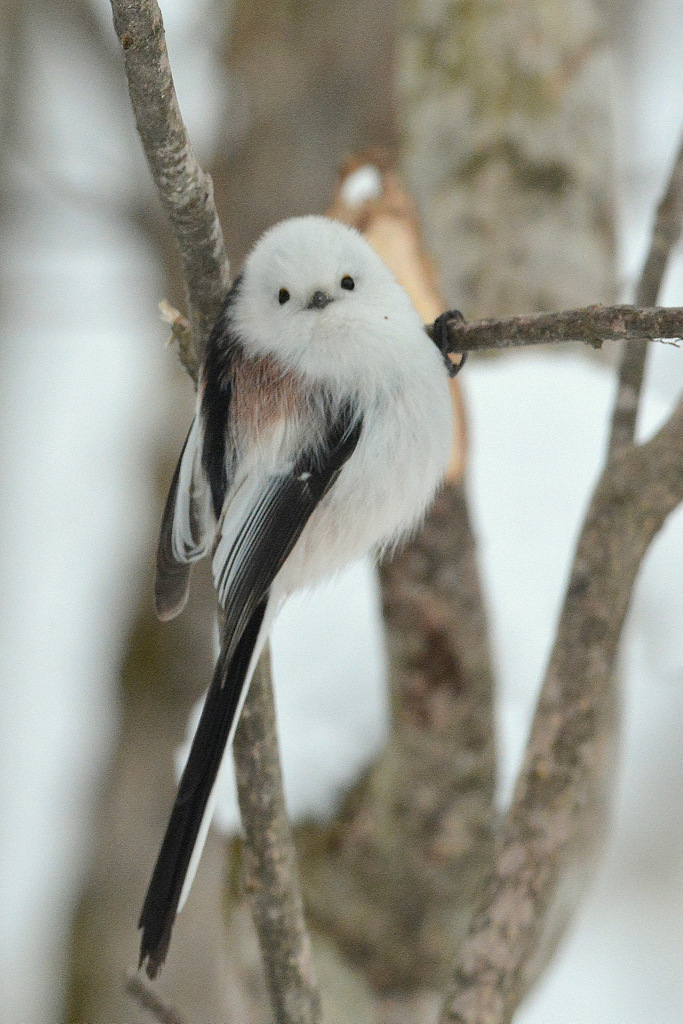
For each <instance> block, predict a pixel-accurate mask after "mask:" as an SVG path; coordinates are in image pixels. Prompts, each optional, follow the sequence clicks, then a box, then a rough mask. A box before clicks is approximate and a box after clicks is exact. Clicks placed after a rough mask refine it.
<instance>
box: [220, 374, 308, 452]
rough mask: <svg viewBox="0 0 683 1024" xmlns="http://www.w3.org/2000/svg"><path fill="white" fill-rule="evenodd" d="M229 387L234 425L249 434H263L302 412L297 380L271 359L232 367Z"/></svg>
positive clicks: (302, 400)
mask: <svg viewBox="0 0 683 1024" xmlns="http://www.w3.org/2000/svg"><path fill="white" fill-rule="evenodd" d="M232 384H233V387H232V407H233V416H234V422H235V424H236V425H239V429H240V430H245V431H246V432H247V433H249V434H252V435H258V434H262V433H263V432H264V431H265V432H267V431H268V430H269V429H272V427H274V426H275V425H276V423H278V422H279V421H280V420H282V419H290V418H292V419H293V418H296V417H298V416H300V415H302V414H303V413H304V411H305V398H304V394H303V390H302V387H301V384H300V382H299V380H298V378H297V377H296V375H295V374H293V373H292V372H291V371H290V370H286V369H285V368H284V367H283V366H282V365H281V364H280V363H279V362H278V361H277V360H276V359H273V358H272V357H268V356H262V357H260V358H258V359H241V360H239V362H237V363H236V364H235V365H234V367H233V381H232Z"/></svg>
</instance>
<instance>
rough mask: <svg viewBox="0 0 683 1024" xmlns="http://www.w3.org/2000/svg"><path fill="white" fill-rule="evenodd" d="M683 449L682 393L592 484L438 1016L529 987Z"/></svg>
mask: <svg viewBox="0 0 683 1024" xmlns="http://www.w3.org/2000/svg"><path fill="white" fill-rule="evenodd" d="M682 452H683V402H681V403H680V404H679V406H678V408H677V409H676V410H675V412H674V414H673V415H672V416H671V417H670V419H669V421H668V422H667V423H666V424H665V426H664V427H663V428H662V429H661V430H660V432H659V433H658V434H657V435H656V436H655V437H654V438H653V439H652V440H651V441H649V442H648V444H646V445H642V446H640V447H629V448H627V449H626V451H624V452H622V453H620V454H619V455H618V456H616V457H615V458H614V459H612V460H611V461H610V462H609V463H608V465H607V467H606V469H605V471H604V473H603V475H602V478H601V480H600V482H599V484H598V487H597V489H596V491H595V494H594V497H593V501H592V503H591V506H590V509H589V511H588V514H587V517H586V521H585V524H584V527H583V530H582V532H581V537H580V539H579V543H578V548H577V553H576V558H575V561H574V566H573V570H572V574H571V578H570V582H569V586H568V589H567V594H566V598H565V603H564V608H563V611H562V617H561V621H560V627H559V630H558V635H557V638H556V641H555V646H554V650H553V653H552V657H551V661H550V665H549V668H548V672H547V675H546V679H545V682H544V685H543V690H542V692H541V697H540V700H539V704H538V708H537V711H536V715H535V718H534V722H533V726H532V732H531V737H530V740H529V744H528V747H527V751H526V755H525V759H524V764H523V766H522V770H521V773H520V776H519V780H518V783H517V788H516V791H515V795H514V799H513V803H512V807H511V809H510V812H509V813H508V815H507V817H506V819H505V821H504V823H503V826H502V830H501V835H500V838H499V844H498V851H497V856H496V862H495V868H494V871H493V874H492V877H491V879H490V882H489V884H488V886H487V889H486V891H485V893H484V896H483V899H482V902H481V904H480V909H479V912H478V914H477V915H476V916H475V918H474V921H473V923H472V925H471V928H470V932H469V935H468V937H467V939H466V941H465V943H464V944H463V946H462V947H461V950H460V952H459V956H458V961H457V964H456V968H455V972H454V976H453V980H452V983H451V986H450V988H449V990H448V993H447V996H446V1001H445V1005H444V1008H443V1010H442V1013H441V1017H440V1024H505V1022H508V1021H509V1020H510V1019H511V1016H512V1013H513V1011H514V1009H515V1007H516V1006H517V1004H518V1002H519V999H520V998H521V995H522V994H523V991H524V982H525V978H524V974H525V968H526V967H527V965H528V963H529V962H530V960H531V959H532V956H533V954H534V952H535V950H536V948H537V946H538V943H539V941H540V938H541V934H542V930H543V926H544V924H545V922H546V920H547V917H548V914H549V913H550V910H551V908H552V904H553V901H554V898H555V896H556V890H557V884H558V881H559V879H560V878H561V877H562V876H563V873H564V870H565V869H566V868H567V866H568V863H569V861H570V859H571V852H572V842H573V840H574V839H575V825H576V822H577V820H578V818H579V816H580V814H581V812H582V808H583V805H584V804H585V801H586V799H587V794H588V792H589V789H590V785H591V777H592V774H593V772H594V770H595V765H596V762H597V760H598V758H599V749H598V747H599V744H598V732H599V723H600V720H601V717H602V714H601V713H602V711H603V707H602V702H603V700H604V697H605V694H606V693H607V692H608V690H609V679H610V675H611V673H612V671H613V667H614V660H615V656H616V651H617V645H618V641H619V635H620V632H621V627H622V623H623V621H624V616H625V615H626V611H627V609H628V605H629V600H630V596H631V591H632V588H633V583H634V580H635V576H636V573H637V571H638V569H639V566H640V564H641V562H642V559H643V556H644V555H645V552H646V550H647V548H648V545H649V543H650V541H651V540H652V538H653V537H654V536H655V534H656V533H657V532H658V530H659V529H660V527H661V526H662V524H663V523H664V521H665V519H666V517H667V516H668V515H669V513H670V512H671V511H672V510H673V509H674V508H675V507H676V506H677V505H678V504H679V503H680V502H681V501H683V458H681V453H682Z"/></svg>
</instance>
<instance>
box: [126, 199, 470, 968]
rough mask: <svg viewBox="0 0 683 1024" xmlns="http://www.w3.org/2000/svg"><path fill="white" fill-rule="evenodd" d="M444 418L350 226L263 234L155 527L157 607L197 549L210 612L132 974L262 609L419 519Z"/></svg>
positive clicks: (160, 952)
mask: <svg viewBox="0 0 683 1024" xmlns="http://www.w3.org/2000/svg"><path fill="white" fill-rule="evenodd" d="M451 415H452V414H451V401H450V393H449V388H448V373H447V370H446V366H445V363H444V357H443V355H442V354H441V352H440V351H439V349H438V348H437V346H436V345H435V344H434V343H433V342H432V341H431V340H430V338H429V337H428V335H427V333H426V331H425V329H424V326H423V324H422V323H421V321H420V318H419V316H418V314H417V312H416V311H415V309H414V308H413V306H412V303H411V302H410V299H409V298H408V295H407V294H406V292H405V291H404V290H403V288H402V287H401V286H400V285H399V284H398V283H397V281H396V280H395V278H394V277H393V275H392V274H391V272H390V271H389V270H388V268H387V267H386V266H385V264H384V263H383V262H382V260H381V259H380V257H379V256H378V255H377V254H376V253H375V252H374V251H373V249H372V248H371V247H370V246H369V245H368V244H367V242H366V241H365V240H364V239H363V238H362V236H361V235H360V234H358V232H356V231H354V230H353V229H352V228H349V227H346V226H345V225H342V224H340V223H338V222H335V221H331V220H329V219H327V218H324V217H303V218H296V219H293V220H289V221H285V222H283V223H281V224H278V225H276V226H275V227H273V228H271V229H270V230H269V231H268V232H266V234H265V235H263V237H262V238H261V239H260V240H259V242H258V243H257V244H256V246H255V247H254V249H253V251H252V252H251V254H250V255H249V257H248V258H247V260H246V262H245V265H244V269H243V273H242V275H241V276H240V278H239V279H238V281H237V282H236V283H235V286H234V288H233V290H232V292H231V295H230V297H229V299H228V302H227V303H226V307H225V309H224V312H223V314H222V316H221V317H220V318H219V320H218V323H217V324H216V327H215V328H214V332H213V335H212V339H211V342H210V344H209V350H208V352H207V357H206V360H205V363H204V366H203V369H202V373H201V376H200V389H199V395H198V400H197V412H196V416H195V420H194V423H193V426H192V428H191V430H190V433H189V435H188V439H187V442H186V446H185V449H184V452H183V455H182V457H181V461H180V464H179V468H178V471H177V472H176V477H175V478H174V482H173V486H172V488H171V494H170V495H169V501H168V503H167V508H166V513H165V516H164V523H163V524H162V535H161V539H160V546H159V559H158V564H157V605H158V608H159V611H160V614H161V615H162V617H166V618H170V617H172V615H173V614H177V612H178V611H179V610H181V608H182V606H183V604H184V602H185V599H186V595H187V588H188V582H189V563H190V562H192V561H194V560H196V559H197V558H200V557H202V556H203V555H204V554H205V553H206V552H207V551H208V550H209V548H210V547H211V546H212V545H213V574H214V580H215V583H216V589H217V592H218V596H219V600H220V603H221V605H222V607H223V609H224V613H225V625H224V628H223V638H222V656H221V659H220V660H219V664H218V667H217V669H216V674H215V675H214V681H213V683H212V686H211V689H210V691H209V696H208V697H207V703H206V706H205V710H204V712H203V715H202V720H201V721H200V725H199V728H198V731H197V736H196V737H195V741H194V744H193V748H192V751H191V754H190V760H189V761H188V767H187V768H186V771H185V774H184V776H183V779H182V780H181V784H180V791H179V796H178V800H177V802H176V807H175V808H174V812H173V816H172V818H171V823H170V824H169V829H168V831H167V835H166V839H165V840H164V846H163V847H162V851H161V853H160V856H159V861H158V862H157V867H156V869H155V874H154V876H153V879H152V883H151V885H150V891H149V893H148V896H147V900H146V902H145V908H144V909H143V914H142V918H141V927H142V928H143V929H144V932H143V940H142V953H141V960H144V959H145V958H147V959H148V964H147V967H148V971H149V972H150V973H154V972H155V971H156V969H157V968H158V966H159V964H160V963H161V962H162V961H163V958H164V956H165V952H166V948H167V945H168V940H169V938H170V929H171V925H172V923H173V919H174V917H175V913H176V908H178V909H179V908H180V907H181V906H182V903H183V902H184V900H185V898H186V896H187V893H188V891H189V886H190V884H191V881H192V877H193V875H194V872H195V870H196V867H197V864H198V860H199V856H200V853H201V848H202V845H203V841H204V838H205V835H206V831H207V829H208V824H209V821H210V817H211V814H212V811H213V798H212V791H213V790H214V784H215V778H216V773H217V766H216V762H217V760H218V762H219V761H220V756H221V755H222V751H223V749H224V746H225V745H226V743H227V744H229V743H230V742H231V741H232V737H233V735H234V730H235V728H236V725H237V721H238V719H239V713H240V711H241V707H242V703H243V701H244V698H245V695H246V691H247V688H248V685H249V681H250V678H251V674H252V672H253V669H254V666H255V664H256V660H257V658H258V654H259V652H260V650H261V648H262V646H263V643H264V642H265V639H266V637H267V634H268V632H269V630H270V627H271V625H272V621H273V619H274V617H275V615H276V614H277V610H278V609H279V607H280V606H281V604H282V601H283V600H284V599H285V598H286V597H287V595H288V594H290V593H292V592H293V591H294V590H297V589H299V588H301V587H305V586H309V585H311V584H313V583H315V582H317V581H318V580H320V579H322V578H324V577H325V576H328V575H330V574H331V573H334V572H336V571H338V570H339V569H341V568H342V567H343V566H345V565H346V564H347V563H348V562H349V561H351V560H352V559H354V558H357V557H358V556H360V555H362V554H365V553H367V552H370V551H379V550H381V549H384V548H388V547H392V546H393V545H395V544H396V543H397V542H398V541H399V540H400V539H401V537H402V536H404V535H405V534H407V533H408V532H409V531H411V530H413V529H414V528H415V527H416V526H417V525H418V524H419V522H420V520H421V518H422V516H423V514H424V512H425V510H426V508H427V506H428V505H429V503H430V501H431V499H432V498H433V496H434V493H435V491H436V489H437V487H438V486H439V484H440V482H441V480H442V478H443V476H444V473H445V470H446V467H447V464H448V459H449V455H450V447H451V438H452V423H451ZM212 716H213V718H212ZM219 719H220V722H221V723H222V724H221V725H220V728H219V725H218V724H217V723H218V720H219ZM209 762H211V765H212V766H213V767H210V768H206V769H205V763H206V764H208V763H209ZM193 801H194V802H195V803H196V804H197V806H196V807H194V806H193ZM188 808H189V809H190V811H191V812H192V813H191V815H190V817H189V818H188V814H189V812H188Z"/></svg>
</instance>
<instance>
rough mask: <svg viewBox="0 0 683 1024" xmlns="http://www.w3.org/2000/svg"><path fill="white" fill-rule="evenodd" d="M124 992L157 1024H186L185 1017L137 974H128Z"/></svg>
mask: <svg viewBox="0 0 683 1024" xmlns="http://www.w3.org/2000/svg"><path fill="white" fill-rule="evenodd" d="M125 989H126V992H127V993H128V995H129V996H132V997H133V999H135V1000H136V1002H137V1003H139V1005H140V1006H141V1007H142V1008H143V1010H149V1012H150V1013H151V1014H152V1016H153V1017H154V1018H155V1020H158V1021H159V1024H188V1022H187V1021H186V1019H185V1017H183V1016H182V1014H180V1013H178V1011H177V1010H176V1009H175V1008H174V1007H173V1006H169V1004H168V1003H166V1002H164V1000H163V999H162V998H161V996H160V995H159V993H158V992H155V990H154V989H153V988H152V986H151V985H150V984H148V982H146V981H144V980H143V979H142V978H141V977H140V975H139V974H128V975H127V976H126V984H125Z"/></svg>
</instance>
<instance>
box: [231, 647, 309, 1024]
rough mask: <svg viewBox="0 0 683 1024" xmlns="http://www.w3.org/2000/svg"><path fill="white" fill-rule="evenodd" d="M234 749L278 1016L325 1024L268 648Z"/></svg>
mask: <svg viewBox="0 0 683 1024" xmlns="http://www.w3.org/2000/svg"><path fill="white" fill-rule="evenodd" d="M233 752H234V757H235V769H236V775H237V796H238V799H239V805H240V812H241V815H242V825H243V829H244V838H245V850H244V874H245V886H246V890H247V894H248V896H249V900H250V903H251V910H252V916H253V918H254V924H255V926H256V931H257V933H258V937H259V942H260V945H261V952H262V955H263V966H264V971H265V976H266V983H267V986H268V992H269V994H270V999H271V1003H272V1006H273V1012H274V1014H275V1020H276V1021H277V1024H318V1022H319V1021H320V1019H321V1008H320V995H319V993H318V987H317V982H316V978H315V972H314V969H313V958H312V955H311V943H310V939H309V937H308V932H307V931H306V926H305V923H304V914H303V899H302V896H301V885H300V882H299V871H298V868H297V862H296V853H295V851H294V842H293V838H292V828H291V825H290V823H289V819H288V817H287V809H286V806H285V799H284V793H283V787H282V771H281V768H280V753H279V750H278V742H277V725H276V721H275V707H274V703H273V691H272V686H271V682H270V659H269V657H268V654H267V652H266V653H265V654H264V655H262V657H261V660H260V661H259V664H258V666H257V668H256V672H255V673H254V678H253V680H252V683H251V688H250V694H249V700H248V701H247V702H246V704H245V706H244V710H243V712H242V717H241V719H240V724H239V726H238V727H237V732H236V734H235V742H234V744H233ZM256 781H258V784H255V783H256Z"/></svg>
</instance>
